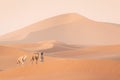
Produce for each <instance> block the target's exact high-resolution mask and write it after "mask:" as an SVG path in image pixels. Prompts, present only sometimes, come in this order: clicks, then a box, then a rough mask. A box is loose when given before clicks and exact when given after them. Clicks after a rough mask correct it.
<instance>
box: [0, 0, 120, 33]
mask: <svg viewBox="0 0 120 80" xmlns="http://www.w3.org/2000/svg"><path fill="white" fill-rule="evenodd" d="M70 12H76V13H79V14H81V15H83V16H86V17H88V18H90V19H93V20H96V21H104V22H112V23H118V24H120V0H0V34H5V33H7V32H11V31H14V30H16V29H20V28H22V27H25V26H26V25H30V24H32V23H34V22H37V21H40V20H43V19H46V18H48V17H52V16H55V15H59V14H63V13H70Z"/></svg>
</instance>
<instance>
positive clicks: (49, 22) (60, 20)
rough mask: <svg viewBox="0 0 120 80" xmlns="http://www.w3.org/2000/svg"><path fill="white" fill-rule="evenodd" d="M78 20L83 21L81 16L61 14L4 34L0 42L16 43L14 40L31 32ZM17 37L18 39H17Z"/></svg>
mask: <svg viewBox="0 0 120 80" xmlns="http://www.w3.org/2000/svg"><path fill="white" fill-rule="evenodd" d="M78 19H82V20H84V17H83V16H80V15H79V14H76V13H70V14H63V15H60V16H55V17H52V18H49V19H46V20H43V21H40V22H37V23H34V24H32V25H29V26H27V27H25V28H23V29H20V30H17V31H14V32H11V33H8V34H5V35H3V36H1V37H0V41H16V40H22V39H24V38H25V37H26V36H28V35H29V34H30V33H31V32H36V31H39V30H44V29H48V28H51V27H54V26H58V25H62V24H69V23H71V22H74V21H76V20H78ZM18 36H19V37H18Z"/></svg>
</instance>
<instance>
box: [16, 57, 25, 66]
mask: <svg viewBox="0 0 120 80" xmlns="http://www.w3.org/2000/svg"><path fill="white" fill-rule="evenodd" d="M26 59H27V56H26V55H24V56H20V57H19V58H18V59H17V64H20V65H22V64H24V62H25V61H26Z"/></svg>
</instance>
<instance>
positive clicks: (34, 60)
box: [17, 52, 44, 65]
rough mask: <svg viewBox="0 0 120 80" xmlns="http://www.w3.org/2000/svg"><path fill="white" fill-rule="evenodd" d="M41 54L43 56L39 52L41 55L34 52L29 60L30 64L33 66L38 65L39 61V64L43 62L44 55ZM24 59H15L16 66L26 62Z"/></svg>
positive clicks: (22, 57)
mask: <svg viewBox="0 0 120 80" xmlns="http://www.w3.org/2000/svg"><path fill="white" fill-rule="evenodd" d="M43 54H44V53H43V52H41V53H40V52H35V53H34V54H33V55H32V57H31V59H30V62H31V64H33V63H36V64H38V62H39V60H40V61H41V62H44V55H43ZM26 59H27V56H26V55H24V56H20V57H19V58H18V59H17V64H19V65H23V64H24V63H25V62H26Z"/></svg>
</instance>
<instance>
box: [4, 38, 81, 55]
mask: <svg viewBox="0 0 120 80" xmlns="http://www.w3.org/2000/svg"><path fill="white" fill-rule="evenodd" d="M4 46H9V47H14V48H18V49H21V50H24V51H28V52H34V51H38V50H41V51H44V52H46V53H53V52H61V51H68V50H74V49H78V48H80V46H76V45H69V44H66V43H63V42H60V41H55V40H49V41H40V42H36V43H24V44H6V45H4Z"/></svg>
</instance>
